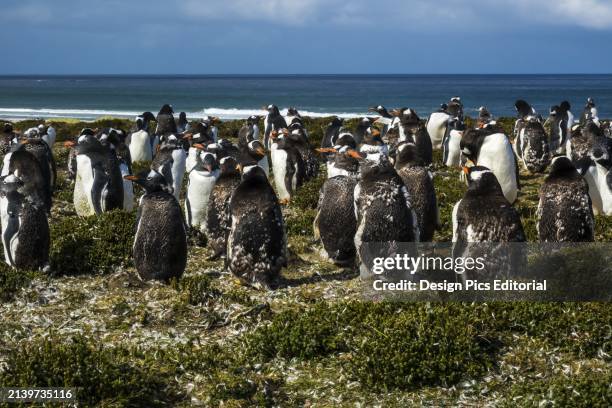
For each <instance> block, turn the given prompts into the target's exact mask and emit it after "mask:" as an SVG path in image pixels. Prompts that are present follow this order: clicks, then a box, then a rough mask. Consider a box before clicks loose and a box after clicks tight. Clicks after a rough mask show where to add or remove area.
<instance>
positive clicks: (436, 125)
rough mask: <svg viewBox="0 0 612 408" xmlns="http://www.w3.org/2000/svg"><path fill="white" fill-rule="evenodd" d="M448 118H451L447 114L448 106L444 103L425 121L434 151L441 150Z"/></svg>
mask: <svg viewBox="0 0 612 408" xmlns="http://www.w3.org/2000/svg"><path fill="white" fill-rule="evenodd" d="M450 118H451V116H450V115H449V113H448V105H447V104H445V103H444V104H442V105H440V109H438V110H437V111H436V112H433V113H432V114H431V115H429V119H427V123H426V124H425V127H426V129H427V134H428V135H429V139H430V140H431V144H432V147H433V148H434V149H440V148H441V146H442V140H443V139H444V134H445V132H446V128H447V123H448V121H449V119H450Z"/></svg>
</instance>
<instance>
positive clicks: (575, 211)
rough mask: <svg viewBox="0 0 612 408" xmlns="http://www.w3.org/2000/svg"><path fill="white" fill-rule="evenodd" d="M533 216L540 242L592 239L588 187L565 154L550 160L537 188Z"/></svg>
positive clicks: (592, 224)
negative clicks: (537, 200)
mask: <svg viewBox="0 0 612 408" xmlns="http://www.w3.org/2000/svg"><path fill="white" fill-rule="evenodd" d="M537 217H538V224H537V229H538V236H539V240H540V242H589V241H593V240H594V235H593V232H594V221H593V209H592V208H591V198H590V197H589V186H588V184H587V182H586V181H585V180H584V178H582V176H581V175H580V173H578V171H577V170H576V167H574V165H573V164H572V162H571V161H570V160H569V159H568V158H567V157H564V156H559V157H556V158H555V159H554V160H553V162H552V164H551V168H550V173H549V174H548V176H547V177H546V179H544V183H543V184H542V186H541V187H540V202H539V204H538V210H537Z"/></svg>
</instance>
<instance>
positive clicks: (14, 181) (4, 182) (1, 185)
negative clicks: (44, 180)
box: [0, 174, 24, 197]
mask: <svg viewBox="0 0 612 408" xmlns="http://www.w3.org/2000/svg"><path fill="white" fill-rule="evenodd" d="M23 185H24V182H23V180H21V179H20V178H19V177H17V176H16V175H14V174H9V175H7V176H3V177H0V196H3V197H5V196H6V195H7V194H8V193H12V192H15V191H17V190H18V189H19V188H21V187H23Z"/></svg>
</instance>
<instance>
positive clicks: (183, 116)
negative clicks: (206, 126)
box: [179, 112, 187, 123]
mask: <svg viewBox="0 0 612 408" xmlns="http://www.w3.org/2000/svg"><path fill="white" fill-rule="evenodd" d="M179 121H181V122H182V123H185V122H187V114H186V113H185V112H181V113H179Z"/></svg>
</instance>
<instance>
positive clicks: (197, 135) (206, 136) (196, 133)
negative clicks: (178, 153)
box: [183, 122, 215, 172]
mask: <svg viewBox="0 0 612 408" xmlns="http://www.w3.org/2000/svg"><path fill="white" fill-rule="evenodd" d="M183 137H184V138H186V139H187V140H188V141H189V148H188V149H187V161H186V164H185V170H186V171H187V172H190V171H191V170H192V169H193V167H194V166H195V164H196V160H195V159H196V157H197V155H198V151H197V149H196V148H195V147H193V146H194V145H195V144H200V145H203V146H207V145H209V144H212V143H215V140H214V138H213V135H212V134H211V128H210V123H209V122H198V123H196V124H195V125H194V126H193V129H192V132H191V133H188V134H186V135H184V136H183Z"/></svg>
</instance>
